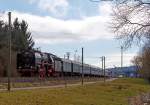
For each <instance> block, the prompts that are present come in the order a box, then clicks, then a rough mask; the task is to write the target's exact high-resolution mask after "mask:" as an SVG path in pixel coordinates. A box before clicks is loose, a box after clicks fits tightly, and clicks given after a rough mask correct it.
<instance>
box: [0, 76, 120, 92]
mask: <svg viewBox="0 0 150 105" xmlns="http://www.w3.org/2000/svg"><path fill="white" fill-rule="evenodd" d="M116 79H117V78H110V79H107V80H106V82H109V81H113V80H116ZM98 82H103V81H95V82H84V85H88V84H94V83H98ZM79 85H81V82H80V83H74V84H61V85H53V86H40V87H23V88H11V91H16V90H32V89H47V88H63V87H68V86H69V87H70V86H79ZM0 91H1V92H2V91H7V89H0Z"/></svg>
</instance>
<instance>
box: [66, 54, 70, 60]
mask: <svg viewBox="0 0 150 105" xmlns="http://www.w3.org/2000/svg"><path fill="white" fill-rule="evenodd" d="M66 55H67V59H68V60H69V59H70V52H66Z"/></svg>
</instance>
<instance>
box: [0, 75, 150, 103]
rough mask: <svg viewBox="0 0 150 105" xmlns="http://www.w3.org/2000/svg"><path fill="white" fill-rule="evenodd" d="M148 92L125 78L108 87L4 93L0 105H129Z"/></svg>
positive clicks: (140, 81)
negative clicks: (130, 101)
mask: <svg viewBox="0 0 150 105" xmlns="http://www.w3.org/2000/svg"><path fill="white" fill-rule="evenodd" d="M149 91H150V85H149V84H148V83H147V82H146V81H144V80H143V79H131V78H128V79H125V78H124V79H118V80H115V81H113V82H108V83H105V84H104V83H96V84H90V85H84V86H75V87H67V88H57V89H35V90H19V91H12V92H1V93H0V105H127V104H128V101H127V100H128V98H129V97H131V96H135V95H137V94H140V93H143V92H144V93H145V92H149Z"/></svg>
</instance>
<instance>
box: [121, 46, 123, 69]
mask: <svg viewBox="0 0 150 105" xmlns="http://www.w3.org/2000/svg"><path fill="white" fill-rule="evenodd" d="M122 67H123V46H121V70H122Z"/></svg>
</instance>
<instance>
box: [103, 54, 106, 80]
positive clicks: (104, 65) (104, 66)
mask: <svg viewBox="0 0 150 105" xmlns="http://www.w3.org/2000/svg"><path fill="white" fill-rule="evenodd" d="M103 59H104V82H105V80H106V74H105V59H106V58H105V56H103Z"/></svg>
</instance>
